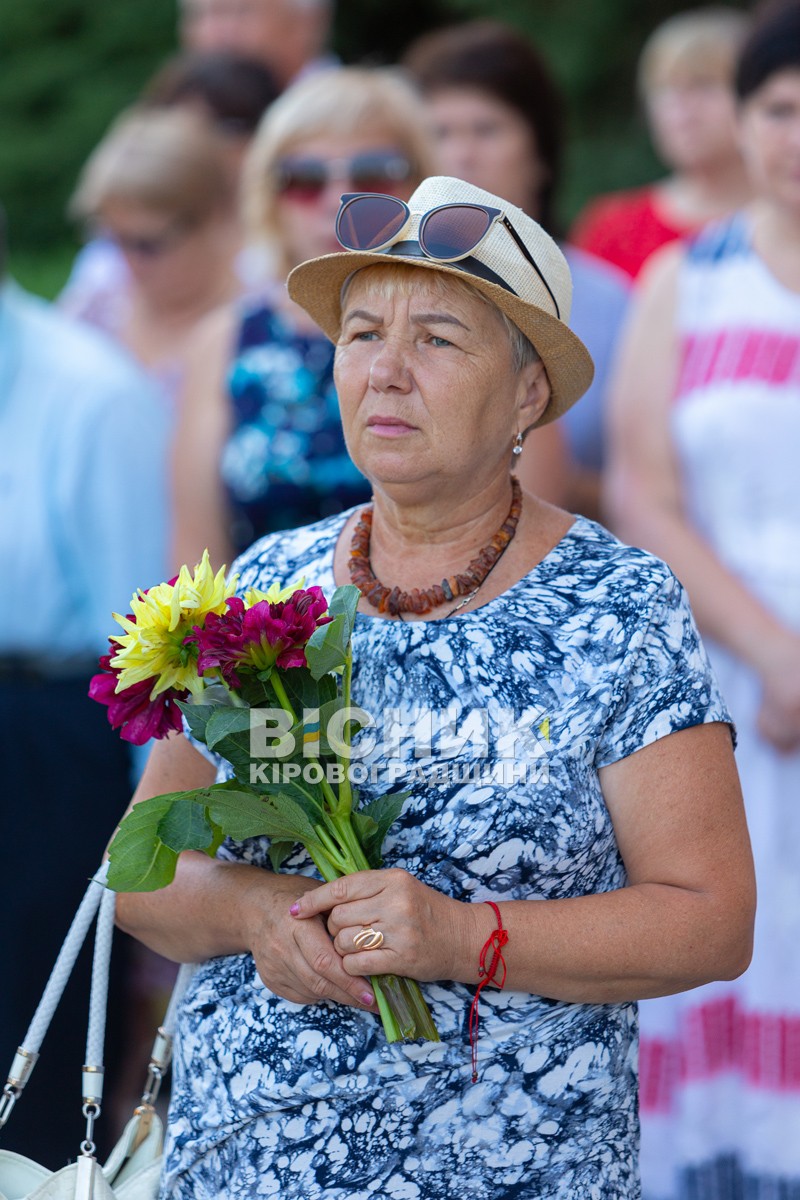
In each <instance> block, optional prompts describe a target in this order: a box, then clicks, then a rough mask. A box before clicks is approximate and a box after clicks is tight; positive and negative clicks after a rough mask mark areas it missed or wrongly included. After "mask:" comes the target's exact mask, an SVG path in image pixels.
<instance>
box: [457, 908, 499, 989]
mask: <svg viewBox="0 0 800 1200" xmlns="http://www.w3.org/2000/svg"><path fill="white" fill-rule="evenodd" d="M456 903H457V904H458V909H459V911H458V914H457V918H456V921H455V926H454V930H453V940H452V943H451V944H452V946H453V963H452V967H451V970H450V973H449V974H448V978H450V979H452V980H454V982H456V983H468V984H470V985H474V984H476V983H479V982H480V978H481V976H480V956H481V950H482V949H483V947H484V946H485V945H486V942H487V941H488V939H489V938H490V937H491V936H492V932H493V931H494V930H495V929H496V928H497V918H496V916H495V914H494V912H493V911H492V908H491V906H490V905H488V904H484V903H482V902H481V901H480V900H476V901H472V902H461V901H456Z"/></svg>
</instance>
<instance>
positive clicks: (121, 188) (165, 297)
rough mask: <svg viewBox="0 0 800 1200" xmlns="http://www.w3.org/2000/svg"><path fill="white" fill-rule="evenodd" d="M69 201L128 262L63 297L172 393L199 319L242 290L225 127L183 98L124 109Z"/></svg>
mask: <svg viewBox="0 0 800 1200" xmlns="http://www.w3.org/2000/svg"><path fill="white" fill-rule="evenodd" d="M71 211H72V214H73V216H75V217H76V218H78V219H80V220H81V221H83V222H84V223H86V224H87V225H89V226H90V227H91V228H94V229H96V230H98V231H100V232H102V234H103V236H104V237H105V238H106V239H108V240H109V241H111V242H112V243H113V244H114V245H115V246H116V247H117V248H118V249H119V251H120V252H121V254H122V256H123V258H124V260H125V262H126V265H127V267H128V272H127V277H126V278H124V279H123V280H121V281H117V282H116V283H115V284H113V285H112V286H110V287H109V288H108V289H105V290H104V289H102V288H101V289H96V290H94V291H93V292H91V293H90V294H86V295H84V297H83V299H81V298H79V297H78V296H75V297H74V298H73V301H72V303H65V305H64V307H66V308H67V310H68V311H69V312H71V314H72V315H73V316H77V317H79V318H80V319H82V320H84V321H87V322H88V323H89V324H91V325H95V326H96V327H97V328H99V329H102V330H104V331H105V332H106V333H107V334H109V335H110V336H111V337H112V338H114V340H115V341H117V342H118V343H120V344H121V345H122V346H123V347H125V348H126V349H127V350H129V351H130V353H131V354H132V355H133V356H134V358H136V359H138V361H139V362H140V363H141V364H142V366H144V367H145V368H146V369H147V370H148V371H149V372H150V374H151V375H153V376H154V377H155V378H156V379H157V380H158V381H159V383H160V384H161V385H162V388H163V390H164V393H165V396H166V397H167V398H168V399H169V400H170V401H174V400H175V399H176V397H177V395H178V393H179V391H180V388H181V387H182V384H183V374H184V368H185V355H186V348H187V342H188V339H189V338H190V335H191V334H192V333H193V331H194V329H195V327H196V325H197V323H198V321H200V320H201V319H202V318H203V317H205V316H207V315H208V314H209V313H210V312H212V311H213V310H214V309H216V308H218V307H219V305H221V304H225V303H228V302H230V301H231V300H233V299H234V298H235V297H236V296H237V295H239V294H240V293H241V291H242V283H241V281H240V279H239V276H238V274H237V271H236V255H237V252H238V250H239V249H240V245H241V235H240V232H239V226H238V220H237V212H236V194H235V182H234V179H233V177H232V174H231V171H230V169H229V167H228V165H227V163H226V158H225V152H224V147H223V143H222V139H221V137H220V135H219V134H218V133H216V132H215V131H214V129H213V128H212V126H211V124H210V122H209V121H208V120H207V119H205V118H204V117H203V116H202V115H201V114H199V113H197V112H193V111H190V110H189V109H187V108H183V107H181V108H174V109H163V110H159V109H149V110H146V109H142V110H131V111H129V112H127V113H125V114H123V115H122V116H121V117H120V118H119V119H118V120H117V121H116V122H115V123H114V124H113V125H112V127H111V129H110V131H109V132H108V134H107V135H106V137H105V138H104V139H103V140H102V142H101V143H100V144H99V146H98V147H97V148H96V150H95V151H94V153H93V154H92V156H91V157H90V159H89V161H88V162H87V164H86V166H85V168H84V170H83V173H82V175H81V177H80V180H79V182H78V186H77V189H76V191H75V194H74V196H73V199H72V203H71Z"/></svg>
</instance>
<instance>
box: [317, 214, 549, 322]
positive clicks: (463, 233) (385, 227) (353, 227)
mask: <svg viewBox="0 0 800 1200" xmlns="http://www.w3.org/2000/svg"><path fill="white" fill-rule="evenodd" d="M411 216H412V214H411V209H410V208H409V207H408V205H407V204H406V203H405V202H404V201H402V200H399V199H398V198H397V197H396V196H385V195H364V194H359V193H352V194H347V195H344V196H342V204H341V208H340V209H339V213H338V215H337V217H336V236H337V238H338V239H339V241H340V242H341V244H342V245H343V246H344V247H345V249H346V250H364V251H372V252H379V251H381V250H386V249H388V247H390V246H393V245H395V244H396V243H397V242H399V241H401V239H402V237H403V234H404V233H405V232H406V231H407V230H408V227H409V225H410V224H411ZM496 224H500V225H502V226H503V228H504V229H506V230H508V232H509V233H510V235H511V237H512V238H513V239H514V242H515V243H516V245H517V248H518V249H519V250H520V252H521V253H522V254H523V256H524V257H525V259H526V260H527V262H529V263H530V265H531V266H532V267H533V269H534V271H535V272H536V274H537V275H538V276H539V278H540V279H541V281H542V283H543V284H544V286H545V288H546V289H547V293H548V295H549V296H550V299H551V300H552V301H553V305H554V307H555V310H556V316H557V317H558V318H559V320H560V319H561V312H560V310H559V307H558V301H557V300H556V298H555V296H554V295H553V292H552V290H551V288H550V285H549V283H548V282H547V280H546V279H545V277H544V275H543V274H542V272H541V270H540V269H539V267H538V265H537V263H536V260H535V259H534V257H533V255H532V254H531V252H530V250H529V249H528V247H527V246H526V245H525V243H524V242H523V240H522V238H521V237H520V236H519V234H518V233H517V231H516V229H515V228H514V226H513V225H512V224H511V222H510V221H509V219H508V217H507V216H506V215H505V213H504V212H503V211H502V210H501V209H499V208H491V207H489V206H488V205H484V204H466V203H457V202H453V203H451V204H439V205H437V207H436V208H431V209H429V211H428V212H426V213H425V214H424V215H423V217H422V219H421V220H420V223H419V231H418V233H417V241H418V244H419V248H420V250H421V251H422V253H423V254H424V255H425V257H426V258H430V259H433V261H434V262H440V263H457V262H460V261H461V260H462V259H465V258H468V257H469V256H470V255H471V254H472V253H473V251H475V250H477V249H478V247H479V246H480V245H481V243H482V242H484V241H485V240H486V238H487V237H488V236H489V234H490V232H491V231H492V229H493V228H494V226H495V225H496ZM475 266H476V268H480V267H482V266H483V264H481V263H476V264H475ZM475 273H476V274H480V273H482V272H480V271H478V270H476V272H475ZM496 281H497V282H498V283H500V284H501V285H502V286H503V287H505V288H506V290H508V291H512V290H513V289H511V288H509V286H508V284H507V283H505V282H504V281H503V280H502V279H500V278H499V277H496Z"/></svg>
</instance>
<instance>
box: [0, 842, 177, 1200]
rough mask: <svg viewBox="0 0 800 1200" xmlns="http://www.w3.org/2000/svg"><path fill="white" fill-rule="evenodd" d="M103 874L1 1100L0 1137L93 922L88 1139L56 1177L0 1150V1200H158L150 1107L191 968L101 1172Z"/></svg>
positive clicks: (154, 1120)
mask: <svg viewBox="0 0 800 1200" xmlns="http://www.w3.org/2000/svg"><path fill="white" fill-rule="evenodd" d="M107 874H108V865H107V864H104V865H103V866H102V867H101V868H100V869H99V870H98V871H97V872H96V874H95V875H94V878H93V879H92V881H91V882H90V884H89V887H88V890H87V892H86V895H85V896H84V898H83V900H82V901H81V904H80V907H79V908H78V911H77V913H76V914H75V919H74V920H73V922H72V925H71V926H70V930H69V933H68V934H67V937H66V939H65V941H64V945H63V946H62V947H61V950H60V952H59V955H58V958H57V959H56V964H55V966H54V967H53V971H52V973H51V975H50V979H49V980H48V982H47V986H46V988H45V990H44V994H43V995H42V999H41V1000H40V1002H39V1006H38V1008H37V1009H36V1013H35V1015H34V1018H33V1020H32V1021H31V1024H30V1028H29V1029H28V1032H27V1034H26V1036H25V1039H24V1040H23V1042H22V1045H21V1046H20V1047H19V1049H18V1050H17V1052H16V1054H15V1055H14V1060H13V1062H12V1065H11V1070H10V1071H9V1075H8V1080H7V1082H6V1085H5V1087H4V1088H3V1091H2V1094H0V1130H1V1129H2V1128H3V1126H4V1125H5V1123H6V1121H7V1120H8V1118H9V1116H10V1114H11V1111H12V1109H13V1108H14V1105H15V1104H16V1102H17V1100H18V1099H19V1097H20V1095H21V1093H22V1090H23V1088H24V1087H25V1084H26V1083H27V1081H28V1079H29V1078H30V1075H31V1072H32V1070H33V1068H34V1066H35V1065H36V1060H37V1059H38V1057H39V1050H40V1048H41V1044H42V1041H43V1040H44V1035H45V1034H46V1032H47V1029H48V1026H49V1025H50V1021H51V1020H52V1017H53V1013H54V1012H55V1010H56V1007H57V1005H58V1002H59V1000H60V999H61V995H62V993H63V991H64V988H65V986H66V983H67V980H68V979H69V976H70V974H71V972H72V968H73V966H74V964H75V959H76V958H77V956H78V953H79V951H80V948H81V946H82V945H83V943H84V941H85V940H86V936H87V934H88V932H89V929H90V928H91V925H92V921H93V920H94V919H95V917H97V926H96V931H95V948H94V961H93V964H92V986H91V996H90V1002H89V1031H88V1035H87V1039H86V1062H85V1065H84V1067H83V1071H82V1076H83V1115H84V1116H85V1118H86V1137H85V1139H84V1141H83V1142H81V1145H80V1152H79V1154H78V1158H77V1160H76V1161H75V1162H74V1163H70V1164H69V1165H68V1166H66V1167H62V1168H61V1170H60V1171H50V1170H48V1168H47V1167H43V1166H41V1165H40V1164H39V1163H37V1162H34V1160H33V1159H31V1158H26V1157H24V1156H23V1155H21V1154H15V1153H14V1152H13V1151H11V1150H2V1149H0V1200H155V1198H156V1197H157V1195H158V1184H159V1177H160V1174H161V1151H162V1144H163V1129H162V1125H161V1120H160V1118H159V1116H158V1114H157V1113H156V1110H155V1107H154V1105H155V1101H156V1098H157V1096H158V1091H159V1087H160V1085H161V1080H162V1079H163V1077H164V1074H165V1072H166V1070H167V1067H168V1066H169V1060H170V1057H171V1054H172V1033H173V1030H174V1026H175V1014H176V1011H177V1008H178V1005H179V1004H180V1002H181V1000H182V998H183V994H184V992H185V990H186V987H187V985H188V983H189V980H190V979H191V977H192V975H193V974H194V970H195V968H194V966H193V965H191V964H190V965H188V966H184V967H182V968H181V970H180V972H179V974H178V979H177V982H176V984H175V989H174V991H173V993H172V998H171V1000H170V1003H169V1008H168V1009H167V1015H166V1017H165V1019H164V1024H163V1025H162V1026H161V1027H160V1028H159V1030H158V1033H157V1034H156V1038H155V1042H154V1043H153V1050H152V1053H151V1055H150V1065H149V1068H148V1073H147V1082H146V1084H145V1088H144V1092H143V1094H142V1099H141V1101H140V1103H139V1105H138V1106H137V1108H136V1109H135V1111H134V1114H133V1116H132V1117H131V1119H130V1121H129V1122H128V1124H127V1125H126V1127H125V1130H124V1132H123V1134H122V1137H121V1138H120V1139H119V1141H118V1142H117V1144H116V1145H115V1147H114V1149H113V1150H112V1151H111V1154H110V1155H109V1157H108V1160H107V1161H106V1163H105V1164H103V1165H102V1166H101V1164H100V1163H99V1162H98V1160H97V1158H96V1156H95V1145H94V1141H93V1135H94V1123H95V1121H96V1120H97V1118H98V1117H99V1115H100V1106H101V1101H102V1096H103V1043H104V1041H105V1024H106V1004H107V998H108V973H109V965H110V959H111V940H112V935H113V930H114V902H115V899H116V896H115V893H114V892H112V891H110V890H109V889H108V888H106V887H105V879H106V875H107Z"/></svg>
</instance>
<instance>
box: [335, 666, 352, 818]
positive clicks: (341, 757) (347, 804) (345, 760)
mask: <svg viewBox="0 0 800 1200" xmlns="http://www.w3.org/2000/svg"><path fill="white" fill-rule="evenodd" d="M352 680H353V647H352V644H351V643H349V642H348V645H347V653H346V655H345V659H344V674H343V676H342V702H343V704H344V709H345V712H347V710H348V709H349V708H350V696H351V691H350V689H351V684H352ZM342 736H343V738H344V744H345V746H346V747H347V750H346V751H345V753H344V754H337V755H336V761H337V762H338V764H339V766H340V767H341V768H342V782H341V783H340V784H339V803H338V805H337V806H336V814H337V816H343V817H344V816H347V817H349V816H350V813H351V812H352V810H353V789H352V788H351V787H350V776H349V774H348V772H349V770H350V722H349V721H345V722H344V727H343V729H342Z"/></svg>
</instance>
